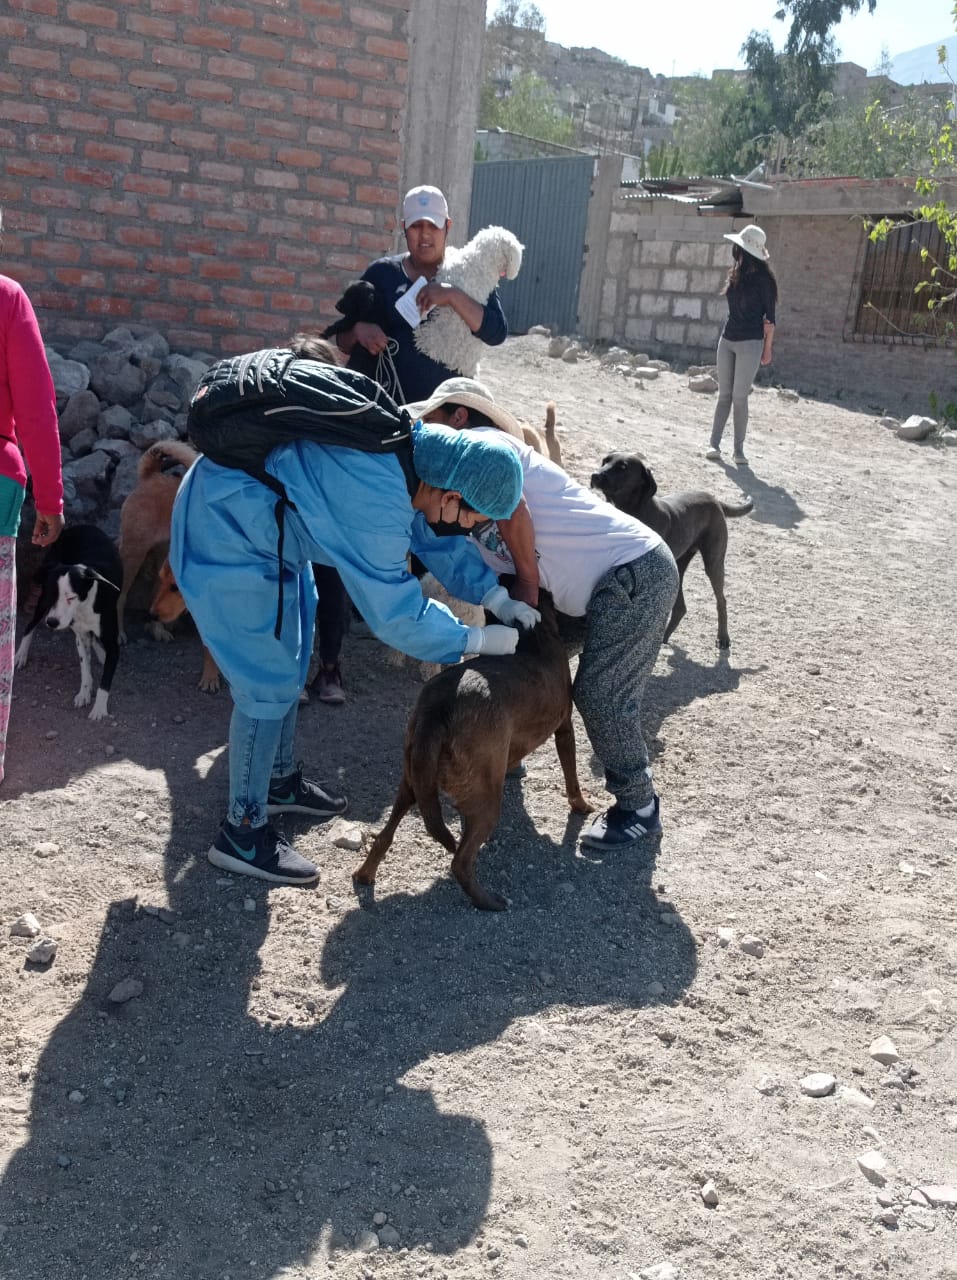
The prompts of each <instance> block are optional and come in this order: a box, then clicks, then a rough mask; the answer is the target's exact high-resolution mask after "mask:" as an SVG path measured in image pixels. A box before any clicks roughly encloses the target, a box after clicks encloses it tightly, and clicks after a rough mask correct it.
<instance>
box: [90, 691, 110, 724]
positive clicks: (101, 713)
mask: <svg viewBox="0 0 957 1280" xmlns="http://www.w3.org/2000/svg"><path fill="white" fill-rule="evenodd" d="M109 700H110V695H109V694H108V693H104V692H103V690H102V689H98V690H97V691H96V701H95V702H94V703H93V710H92V711H91V712H90V717H89V718H90V719H91V720H103V719H105V717H106V715H107V714H108V713H107V703H108V702H109Z"/></svg>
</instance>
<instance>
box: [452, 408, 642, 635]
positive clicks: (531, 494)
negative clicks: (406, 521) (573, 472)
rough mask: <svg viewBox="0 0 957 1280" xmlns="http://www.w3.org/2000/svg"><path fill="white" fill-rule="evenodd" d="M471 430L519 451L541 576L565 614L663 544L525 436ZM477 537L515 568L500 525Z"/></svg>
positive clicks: (490, 553)
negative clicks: (620, 570) (612, 575)
mask: <svg viewBox="0 0 957 1280" xmlns="http://www.w3.org/2000/svg"><path fill="white" fill-rule="evenodd" d="M470 430H479V431H493V432H494V433H495V435H496V436H497V437H498V438H499V439H500V440H506V441H507V442H508V443H509V444H510V445H511V446H512V448H513V449H514V450H515V452H516V453H517V454H518V456H519V459H520V461H521V463H522V469H523V470H524V472H525V483H524V497H525V501H526V502H527V504H528V509H529V512H530V514H531V517H532V524H533V525H534V526H535V553H536V555H537V557H538V573H539V578H540V580H541V584H542V586H543V587H545V588H547V590H549V591H550V592H551V593H552V598H553V599H554V601H555V607H556V609H558V610H559V611H560V612H561V613H567V614H569V615H570V616H571V617H573V618H580V617H582V616H583V615H584V613H585V610H586V609H587V607H588V601H589V600H590V599H591V593H592V592H593V591H594V589H595V585H596V584H597V582H598V580H599V578H602V577H604V575H605V574H606V573H607V572H608V570H609V569H615V568H617V567H618V565H622V564H629V563H630V562H631V561H632V560H637V559H638V558H639V557H640V556H643V555H644V554H645V552H646V551H651V550H653V549H654V548H655V547H657V546H659V545H660V543H661V538H660V537H659V536H658V534H657V533H655V532H654V531H653V530H652V529H649V528H648V526H647V525H644V524H642V523H641V521H640V520H635V519H633V518H632V517H631V516H626V515H625V513H624V512H623V511H619V510H618V508H617V507H613V506H612V505H611V503H610V502H606V501H605V500H604V499H603V498H600V497H599V496H598V494H596V493H593V492H592V490H591V489H586V488H585V487H584V486H583V485H580V484H578V483H577V482H576V481H575V480H572V479H571V477H570V476H569V475H567V474H566V473H565V472H564V471H563V470H562V469H561V467H558V466H556V465H555V463H553V462H551V461H550V460H549V459H548V458H544V457H542V455H541V454H540V453H538V452H536V451H535V450H534V449H532V448H531V447H530V446H529V445H527V444H525V443H524V442H523V441H521V440H517V439H516V438H515V437H514V436H510V435H507V434H506V433H505V432H504V431H499V430H497V429H496V428H495V427H478V428H470ZM475 542H476V544H477V546H478V548H479V551H480V552H481V555H482V559H483V560H484V561H485V563H486V564H488V565H490V566H491V568H493V569H494V570H495V572H496V573H514V572H515V565H514V563H513V561H512V557H511V555H510V553H509V550H508V547H507V546H506V545H505V541H504V539H503V538H502V535H501V533H500V532H499V530H498V526H497V525H495V524H493V525H492V526H491V527H490V528H489V529H487V530H486V532H485V533H483V534H482V535H481V536H480V537H477V538H475Z"/></svg>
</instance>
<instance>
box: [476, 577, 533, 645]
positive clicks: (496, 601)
mask: <svg viewBox="0 0 957 1280" xmlns="http://www.w3.org/2000/svg"><path fill="white" fill-rule="evenodd" d="M482 606H483V608H485V609H488V611H489V613H494V614H495V616H496V618H500V619H501V620H502V622H517V623H518V625H519V626H520V627H521V628H522V630H523V631H531V629H532V627H534V625H535V623H536V622H541V620H542V615H541V614H540V613H539V612H538V610H537V609H533V608H532V606H531V605H530V604H526V603H525V601H524V600H513V599H512V597H511V596H510V595H509V594H508V592H507V591H506V590H505V588H504V587H502V586H498V587H492V589H491V591H486V593H485V595H484V596H483V597H482ZM486 652H488V651H487V650H486ZM509 652H512V650H509Z"/></svg>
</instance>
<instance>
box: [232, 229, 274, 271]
mask: <svg viewBox="0 0 957 1280" xmlns="http://www.w3.org/2000/svg"><path fill="white" fill-rule="evenodd" d="M271 250H272V245H271V243H270V242H269V241H268V240H258V239H255V238H253V239H252V240H234V241H233V243H232V245H231V246H230V251H231V253H232V255H233V257H234V258H236V259H237V260H243V259H246V260H248V261H251V262H267V261H268V260H269V257H270V254H271ZM226 278H227V277H226V276H221V277H220V279H223V280H225V279H226ZM229 278H230V279H233V280H239V279H241V278H242V271H241V270H240V269H239V267H238V265H237V274H236V275H235V276H231V277H229Z"/></svg>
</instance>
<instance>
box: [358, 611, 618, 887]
mask: <svg viewBox="0 0 957 1280" xmlns="http://www.w3.org/2000/svg"><path fill="white" fill-rule="evenodd" d="M539 608H540V610H541V614H542V620H541V622H540V623H539V624H538V626H536V627H534V628H533V629H532V630H531V631H525V632H523V633H522V634H521V636H520V638H519V642H518V651H517V652H516V653H515V655H514V656H513V657H503V658H499V657H485V658H483V657H478V658H475V659H474V660H473V661H471V662H463V663H459V664H458V665H457V666H454V667H448V668H446V670H445V671H442V672H441V673H440V674H439V675H437V676H434V677H433V678H432V679H431V680H430V681H429V682H428V684H427V685H426V686H425V687H424V688H423V690H422V692H421V693H420V694H419V699H418V702H417V703H416V705H415V707H414V709H413V711H412V716H411V718H410V719H409V726H408V729H407V730H406V735H405V749H404V757H403V769H402V782H401V783H400V785H399V792H398V795H397V796H396V798H395V804H394V805H393V806H392V813H391V814H390V815H389V820H388V822H387V823H386V825H385V826H384V827H383V829H382V830H381V831H380V832H379V834H378V835H377V836H376V838H375V839H374V840H373V842H372V847H371V848H370V850H369V856H368V857H367V858H366V860H365V862H363V864H362V866H361V867H359V868H358V870H357V871H356V872H355V879H356V880H357V881H358V883H359V884H369V885H371V884H374V883H375V877H376V871H377V870H378V867H379V863H380V862H381V861H382V859H383V858H384V857H385V854H386V851H387V850H388V848H389V846H390V845H391V844H392V839H393V837H394V835H395V831H396V827H398V825H399V823H400V822H401V821H402V819H403V817H404V816H405V815H406V813H408V811H409V810H410V809H411V808H412V806H413V805H418V807H419V812H420V813H421V815H422V821H423V822H424V823H425V829H426V831H428V833H429V835H430V836H432V838H433V839H434V840H438V841H439V843H440V844H442V845H444V846H445V848H446V849H448V851H449V852H450V853H451V854H453V855H454V856H453V858H452V874H453V875H454V876H455V878H456V880H458V882H459V884H460V885H461V886H462V888H463V889H464V890H465V892H466V893H467V894H468V896H469V897H470V898H471V899H472V901H473V902H474V903H475V905H476V906H477V907H481V908H482V909H483V910H485V911H502V910H504V909H505V907H506V906H507V905H508V904H507V902H506V900H505V899H504V898H502V897H500V896H499V894H497V893H489V892H488V890H486V889H483V888H482V886H481V885H480V884H479V882H478V880H477V879H476V876H475V859H476V855H477V854H478V851H479V848H480V847H481V845H482V844H484V842H485V841H486V840H487V838H488V837H489V836H490V835H491V833H492V830H493V829H494V827H495V824H496V823H497V822H498V819H499V814H500V812H501V808H502V790H503V788H504V785H505V773H506V770H508V769H510V768H512V767H514V766H515V765H517V764H518V763H519V761H520V760H522V759H524V757H525V756H527V755H528V753H529V752H530V751H534V749H535V748H536V747H538V746H541V744H542V743H543V742H544V741H545V739H546V738H547V737H548V736H549V735H550V734H554V735H555V746H556V747H557V749H558V759H559V762H560V763H561V766H562V773H563V775H564V778H565V794H566V795H567V796H568V803H569V805H570V806H571V808H572V809H573V810H574V812H575V813H590V812H591V810H592V808H593V806H592V805H590V804H589V803H588V801H587V800H586V799H585V797H584V796H583V795H582V792H581V788H580V786H579V784H578V774H577V772H576V768H575V731H574V729H573V728H572V682H571V673H570V672H569V669H568V656H567V654H566V652H565V646H564V645H563V643H562V640H561V637H560V636H559V634H558V621H557V619H556V616H555V610H554V607H553V606H552V602H551V597H550V596H549V595H548V593H547V592H544V591H543V592H542V594H541V599H540V603H539ZM440 791H444V792H445V793H446V795H448V796H449V797H450V798H451V800H452V801H453V802H454V804H455V806H456V808H457V809H458V811H459V813H460V815H461V818H462V838H461V839H460V841H459V843H458V845H457V846H456V843H455V839H454V837H453V835H452V833H451V832H450V831H449V829H448V827H447V826H446V825H445V822H444V821H443V818H442V808H441V805H440V803H439V792H440Z"/></svg>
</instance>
